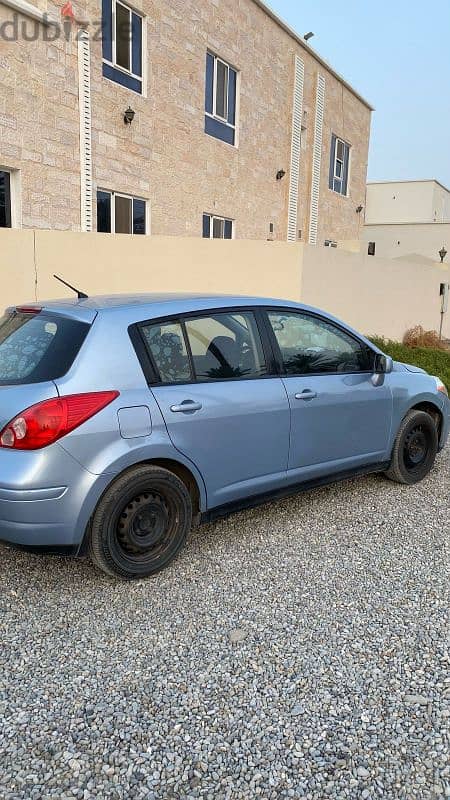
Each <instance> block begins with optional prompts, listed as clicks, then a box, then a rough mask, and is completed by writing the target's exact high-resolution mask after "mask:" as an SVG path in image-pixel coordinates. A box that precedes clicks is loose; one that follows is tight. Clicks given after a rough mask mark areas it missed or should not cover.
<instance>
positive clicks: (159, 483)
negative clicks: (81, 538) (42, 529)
mask: <svg viewBox="0 0 450 800" xmlns="http://www.w3.org/2000/svg"><path fill="white" fill-rule="evenodd" d="M191 522H192V502H191V497H190V494H189V492H188V490H187V488H186V486H185V484H184V483H183V482H182V481H181V480H180V479H179V478H178V477H177V476H176V475H174V474H173V473H172V472H169V471H168V470H166V469H163V468H161V467H155V466H151V465H143V466H141V467H135V468H133V469H131V470H129V471H128V472H126V473H124V474H123V475H122V476H121V477H120V478H118V479H117V480H116V481H115V482H114V483H113V484H112V485H111V486H110V487H109V489H108V490H107V491H106V492H105V494H104V495H103V497H102V499H101V500H100V502H99V504H98V506H97V509H96V511H95V513H94V517H93V520H92V524H91V529H90V534H89V551H90V556H91V560H92V561H93V562H94V564H95V565H96V566H97V567H100V569H102V570H103V571H104V572H107V573H108V574H109V575H114V576H119V577H121V578H125V579H128V580H132V579H134V578H144V577H147V576H148V575H153V574H154V573H155V572H159V571H160V570H162V569H164V567H167V565H168V564H170V562H171V561H172V560H173V559H174V558H175V556H176V555H177V553H178V551H179V550H180V549H181V547H182V546H183V544H184V543H185V541H186V538H187V535H188V533H189V530H190V527H191Z"/></svg>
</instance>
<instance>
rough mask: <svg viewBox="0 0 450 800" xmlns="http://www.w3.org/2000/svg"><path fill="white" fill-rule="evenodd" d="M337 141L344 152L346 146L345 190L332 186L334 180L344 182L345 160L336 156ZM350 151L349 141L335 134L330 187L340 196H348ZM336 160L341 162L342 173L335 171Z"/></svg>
mask: <svg viewBox="0 0 450 800" xmlns="http://www.w3.org/2000/svg"><path fill="white" fill-rule="evenodd" d="M339 143H340V144H342V145H343V147H344V152H345V148H348V164H347V186H346V187H345V192H340V191H338V189H335V188H334V182H335V181H341V182H342V183H343V182H344V172H345V162H344V161H342V160H341V159H340V158H338V145H339ZM351 152H352V148H351V145H350V144H349V142H346V141H345V139H341V138H340V137H339V136H336V141H335V147H334V165H333V189H332V191H333V192H335V194H339V195H340V196H341V197H348V189H349V184H350V159H351ZM338 162H339V163H340V164H342V174H341V175H338V174H337V172H336V167H337V164H338Z"/></svg>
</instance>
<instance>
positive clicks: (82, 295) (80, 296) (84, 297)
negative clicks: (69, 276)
mask: <svg viewBox="0 0 450 800" xmlns="http://www.w3.org/2000/svg"><path fill="white" fill-rule="evenodd" d="M53 277H54V278H56V280H57V281H60V283H63V284H64V286H67V288H68V289H71V290H72V292H75V294H76V295H78V300H89V295H88V294H85V293H84V292H80V290H79V289H75V286H71V285H70V283H67V281H63V279H62V278H60V277H59V275H53Z"/></svg>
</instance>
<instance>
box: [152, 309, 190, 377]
mask: <svg viewBox="0 0 450 800" xmlns="http://www.w3.org/2000/svg"><path fill="white" fill-rule="evenodd" d="M141 330H142V333H143V336H144V340H145V342H146V344H147V347H148V349H149V350H150V353H151V355H152V357H153V361H154V363H155V364H156V367H157V369H158V372H159V375H160V378H161V382H162V383H180V382H181V383H182V382H183V381H190V380H191V370H190V366H189V357H188V354H187V351H186V344H185V341H184V336H183V329H182V327H181V325H180V323H179V322H165V323H156V324H155V325H143V326H142V329H141Z"/></svg>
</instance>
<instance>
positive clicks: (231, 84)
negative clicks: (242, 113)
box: [228, 67, 237, 125]
mask: <svg viewBox="0 0 450 800" xmlns="http://www.w3.org/2000/svg"><path fill="white" fill-rule="evenodd" d="M236 84H237V73H236V70H234V69H231V67H230V69H229V70H228V122H229V123H230V125H235V123H236Z"/></svg>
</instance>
